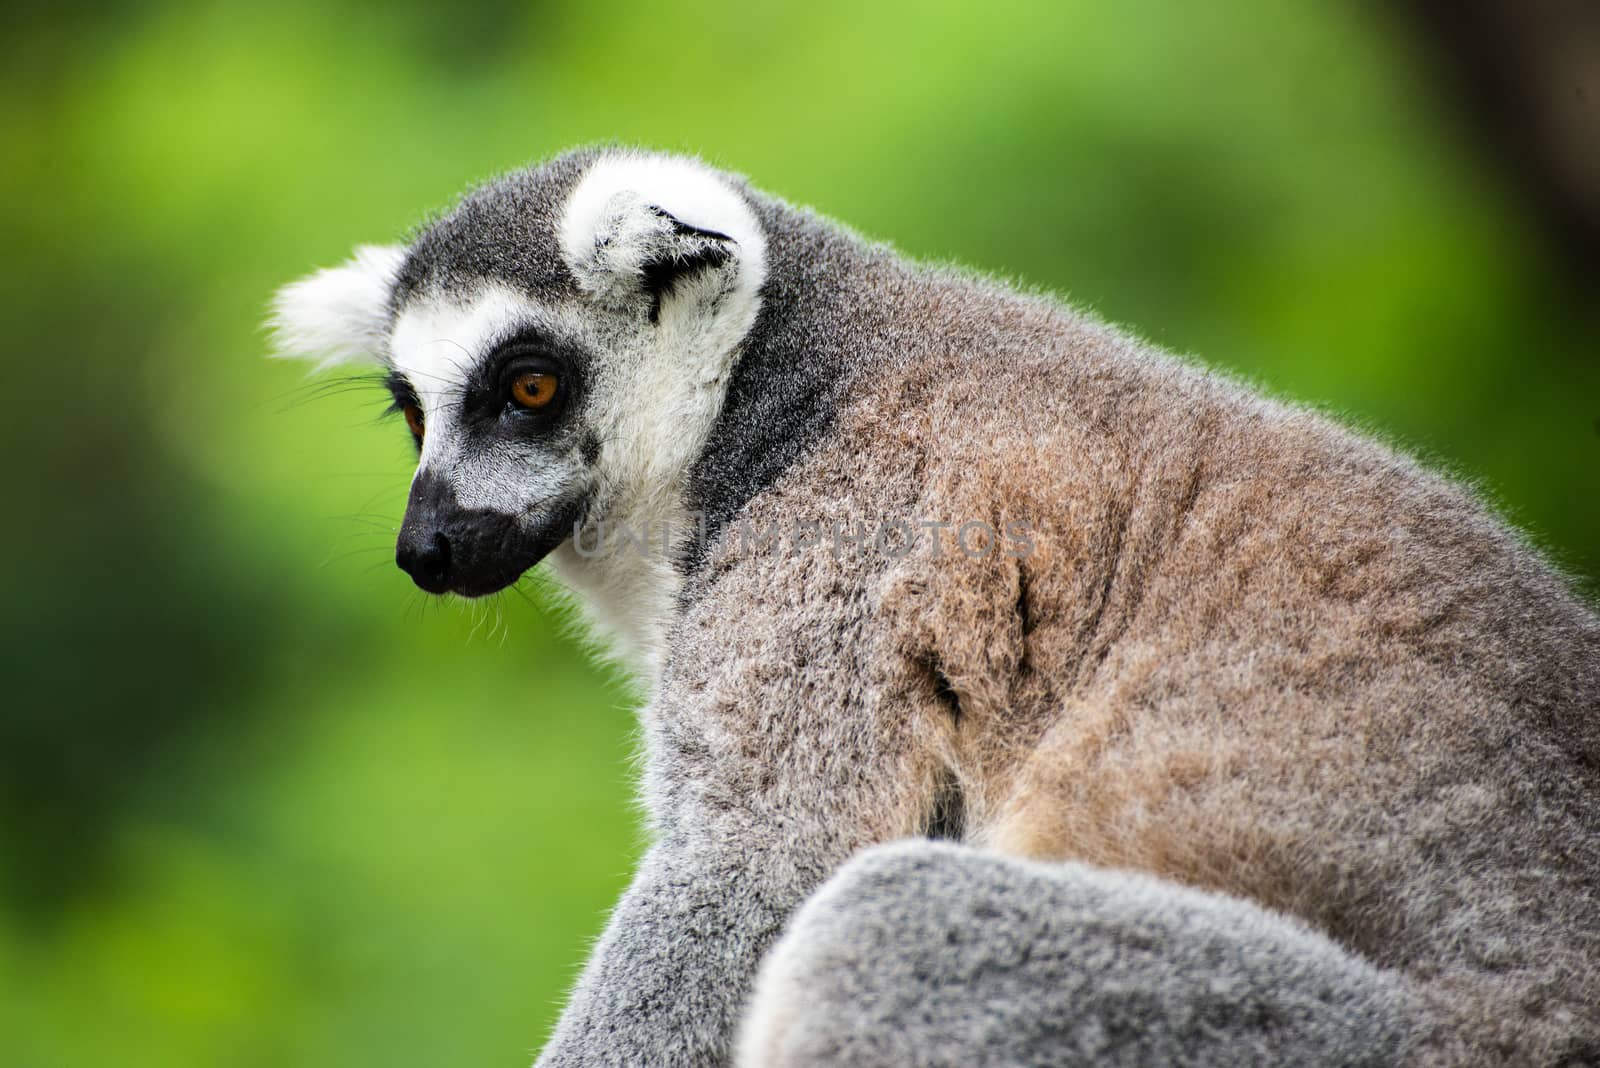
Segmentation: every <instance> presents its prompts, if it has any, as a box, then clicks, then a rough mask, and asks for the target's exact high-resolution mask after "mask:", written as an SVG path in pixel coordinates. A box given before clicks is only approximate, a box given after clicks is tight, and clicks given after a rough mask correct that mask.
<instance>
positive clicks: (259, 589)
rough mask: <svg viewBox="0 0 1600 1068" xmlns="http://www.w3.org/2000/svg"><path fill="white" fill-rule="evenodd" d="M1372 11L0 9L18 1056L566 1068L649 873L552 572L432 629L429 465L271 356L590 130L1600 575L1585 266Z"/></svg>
mask: <svg viewBox="0 0 1600 1068" xmlns="http://www.w3.org/2000/svg"><path fill="white" fill-rule="evenodd" d="M1422 6H1426V5H1422ZM1392 10H1393V9H1388V10H1387V11H1380V9H1378V8H1376V7H1372V8H1368V7H1362V6H1356V5H1340V4H1318V3H1311V2H1287V0H1243V2H1236V3H1232V4H1227V5H1208V4H1177V3H1170V2H1166V3H1158V2H1153V0H1134V2H1127V3H1118V4H1106V3H1097V2H1089V0H1075V2H1070V3H1069V2H1062V0H1042V2H1038V3H1020V2H1000V3H989V4H985V5H977V4H966V5H948V6H934V5H928V4H926V3H911V2H899V3H879V4H865V3H860V2H850V3H834V2H823V3H818V2H810V3H798V2H796V3H776V4H761V5H757V4H748V3H726V4H702V5H694V6H691V7H667V6H664V5H634V4H622V3H611V2H595V0H590V2H586V3H544V4H503V3H467V4H455V5H450V6H449V7H448V10H447V9H446V7H445V6H442V5H441V6H439V7H437V8H436V7H435V6H433V5H427V4H423V3H421V2H418V0H404V2H400V3H394V4H390V5H388V6H386V7H382V8H377V7H367V6H361V5H357V4H352V3H348V2H345V0H325V2H320V3H308V2H304V0H285V2H281V3H277V4H273V5H263V4H247V3H198V4H197V3H176V2H168V0H158V2H151V3H138V4H135V3H120V4H109V5H106V4H102V5H89V4H85V3H80V2H70V3H64V4H62V3H57V4H52V5H49V6H45V5H41V4H32V5H30V4H27V3H24V4H22V5H20V6H17V5H13V6H12V8H11V9H10V12H9V14H8V30H9V32H8V35H7V39H6V41H5V43H4V44H3V45H0V49H3V53H4V68H3V71H0V94H3V95H0V139H3V142H0V143H3V146H4V154H5V162H4V164H3V167H0V182H3V183H4V194H5V195H4V197H3V203H4V205H5V207H4V208H3V209H0V239H3V243H4V252H5V254H4V255H3V257H0V278H3V283H4V286H3V292H4V294H5V297H4V304H3V307H4V315H5V321H4V331H3V337H4V345H5V348H6V352H7V355H6V368H5V371H6V384H7V387H8V402H9V407H10V411H9V412H8V413H7V417H6V418H5V419H4V420H3V426H4V429H3V430H0V434H4V435H5V438H6V442H7V446H8V447H7V450H6V456H7V457H8V459H9V464H8V469H7V472H6V476H5V482H4V485H5V487H6V492H5V512H4V515H5V523H4V524H3V526H4V531H5V533H4V535H3V537H4V539H5V540H4V542H3V544H4V545H5V546H6V547H7V550H8V551H7V558H8V559H10V560H11V563H12V565H13V569H12V570H11V571H10V572H9V574H8V580H9V581H8V583H7V586H8V590H7V593H6V596H5V598H4V609H3V612H0V623H3V626H4V628H5V633H4V635H3V640H0V667H3V670H4V677H3V689H0V702H3V710H0V903H3V904H0V1064H3V1065H6V1066H17V1068H23V1066H27V1068H33V1066H51V1068H53V1066H58V1065H90V1064H117V1065H122V1066H138V1065H162V1066H170V1065H177V1064H185V1065H187V1064H193V1065H230V1066H249V1065H263V1066H264V1065H284V1064H296V1065H335V1064H339V1065H346V1064H379V1063H381V1064H385V1065H392V1066H398V1065H424V1064H426V1065H468V1064H475V1065H501V1066H508V1068H509V1066H517V1065H523V1064H526V1063H527V1062H528V1061H529V1059H530V1057H531V1056H532V1053H533V1051H534V1050H536V1049H537V1047H538V1046H539V1044H540V1042H541V1041H542V1038H543V1036H544V1034H545V1033H546V1031H547V1029H548V1027H549V1026H550V1024H551V1023H552V1021H553V1019H554V1016H555V1013H556V1012H557V1009H558V1007H559V1004H560V1000H561V998H562V994H563V991H564V989H565V988H566V986H567V984H568V983H569V982H570V981H571V979H572V977H573V975H574V974H575V970H576V968H577V967H578V965H579V963H580V962H581V959H582V957H583V954H584V952H585V949H586V947H587V944H588V942H589V940H590V939H591V938H592V937H593V936H594V935H595V933H596V932H597V931H598V929H599V926H600V924H601V922H602V920H603V916H604V910H605V909H606V907H607V906H608V904H609V903H610V902H611V900H612V899H613V897H614V895H615V894H616V893H617V892H618V891H619V889H620V888H621V886H622V885H623V883H624V881H625V879H626V877H627V873H628V870H629V868H630V865H631V863H632V861H633V859H634V857H635V855H636V854H637V851H638V845H639V843H638V838H637V831H636V820H635V818H634V814H633V812H632V810H631V808H630V802H629V798H628V789H629V787H628V784H629V766H630V764H629V761H630V754H631V747H632V744H633V741H632V735H631V730H632V727H631V713H630V701H631V698H630V694H629V692H628V690H627V688H626V686H625V685H624V684H623V682H622V681H621V680H619V679H618V678H616V677H615V676H613V675H610V674H608V672H607V671H606V670H605V669H603V668H601V667H599V666H597V665H596V664H595V663H594V662H593V661H592V659H591V657H590V656H589V655H588V654H587V653H586V652H585V651H584V649H583V647H582V646H581V644H580V642H579V641H578V640H576V639H575V638H574V637H573V635H572V629H571V627H570V626H569V625H568V624H567V623H566V622H564V621H563V619H561V618H560V617H559V614H558V613H557V612H556V611H555V609H554V608H552V607H549V606H548V604H547V602H548V601H549V598H548V597H547V596H546V595H545V594H544V593H543V592H541V591H540V590H539V589H538V588H537V583H536V582H535V583H530V584H525V586H526V587H527V588H526V589H525V590H524V591H523V592H524V593H525V594H526V596H516V595H508V596H503V597H501V598H500V599H499V600H498V601H496V602H493V603H491V604H487V605H485V604H473V605H468V604H464V603H436V602H426V601H424V600H423V599H422V598H421V596H420V595H419V594H417V593H416V592H415V591H414V590H413V589H412V588H411V586H410V584H409V582H408V580H407V579H406V578H405V577H404V576H403V575H402V574H401V573H400V572H398V571H397V570H396V569H395V568H394V567H393V564H392V557H391V553H392V547H391V539H392V537H393V531H394V529H395V527H396V525H397V522H398V519H399V516H400V512H401V507H402V503H403V500H404V493H405V487H406V482H407V478H408V475H409V468H410V464H411V461H412V454H411V450H410V447H409V445H408V443H407V441H406V435H405V432H404V430H403V428H401V427H399V426H397V425H395V424H393V423H384V424H382V425H378V424H377V423H376V415H377V413H378V411H379V410H380V409H381V408H382V407H383V406H384V403H385V399H384V397H382V396H381V395H380V393H379V391H377V390H376V389H374V388H372V387H370V386H367V385H360V386H359V387H358V388H352V389H343V388H337V387H336V388H331V389H327V390H318V389H316V388H315V387H314V386H313V387H310V388H308V387H307V385H306V378H305V370H304V368H301V367H297V366H288V365H284V364H280V363H274V362H269V361H267V360H265V359H263V358H262V357H263V355H264V352H265V350H266V344H265V340H264V336H263V332H262V330H261V326H260V324H261V321H262V318H263V314H264V305H265V302H266V301H267V300H268V298H269V296H270V294H271V292H272V291H273V289H274V288H275V287H277V286H278V285H280V284H282V283H284V282H286V281H288V280H290V279H292V278H294V277H296V276H298V275H299V274H301V273H303V272H305V271H307V270H309V269H311V268H312V267H314V266H317V265H327V264H330V263H333V262H335V261H337V260H339V259H341V258H342V257H343V256H344V255H345V254H346V253H347V251H348V250H349V249H350V247H351V246H352V245H354V244H356V243H357V242H363V241H373V240H390V239H394V238H396V237H397V236H399V235H401V234H402V233H404V232H405V231H406V229H407V228H408V227H409V226H410V225H412V224H413V223H414V222H416V221H417V220H419V219H420V218H421V217H422V216H423V215H424V214H425V213H426V212H428V211H430V210H433V209H436V208H439V207H441V206H444V205H446V204H448V203H449V201H450V200H451V198H452V197H454V196H455V195H456V194H457V193H458V192H459V191H461V190H462V189H463V188H464V187H465V186H467V185H468V184H469V183H471V182H473V181H475V180H478V179H480V178H482V177H485V176H487V175H490V174H493V173H495V172H497V171H500V170H504V169H507V168H510V167H513V166H517V165H519V164H521V163H523V162H526V161H528V160H530V159H535V158H538V157H540V156H543V155H546V154H549V153H552V152H554V151H557V150H559V149H561V148H563V147H565V146H569V145H572V144H574V143H578V142H588V141H594V140H602V139H620V140H624V141H638V142H642V143H646V144H649V145H653V146H658V147H663V148H670V149H685V150H691V151H695V152H699V153H702V154H704V155H705V156H707V157H708V158H710V159H711V160H713V161H715V162H717V163H720V164H723V165H726V166H729V167H732V168H735V169H737V170H740V171H744V172H746V173H748V174H750V175H751V176H753V177H754V178H755V180H756V181H757V182H758V184H760V185H762V186H764V187H766V188H768V189H771V190H773V191H775V192H777V193H780V194H782V195H784V196H786V197H788V198H790V199H792V200H796V201H801V202H805V203H809V204H813V205H815V206H817V207H819V208H820V209H822V210H824V211H826V212H827V213H829V214H832V215H835V216H837V217H839V218H841V219H844V220H847V221H848V222H850V223H851V224H852V225H854V226H856V227H858V228H859V229H861V230H863V231H865V232H866V233H868V234H871V235H874V236H878V237H882V238H886V239H889V240H891V241H894V242H896V243H897V244H898V245H899V246H900V247H902V248H903V249H905V250H906V251H907V252H908V253H911V254H914V255H917V256H921V257H930V258H940V259H945V258H953V259H957V260H960V261H963V262H966V263H970V264H973V265H976V266H979V267H981V268H985V269H988V270H991V271H995V272H1002V273H1005V274H1007V275H1011V276H1015V277H1018V278H1021V279H1023V280H1026V281H1027V282H1028V283H1030V284H1034V285H1038V286H1042V287H1047V288H1051V289H1054V290H1058V291H1060V292H1062V293H1064V294H1067V295H1068V296H1069V297H1070V299H1072V300H1073V301H1075V302H1077V303H1079V304H1080V305H1083V306H1086V307H1089V308H1092V309H1094V310H1095V311H1096V312H1097V313H1098V314H1100V315H1102V316H1104V317H1106V318H1109V319H1112V320H1114V321H1117V322H1122V323H1126V324H1129V325H1130V326H1131V327H1132V328H1133V329H1135V330H1137V331H1138V332H1140V333H1142V334H1144V335H1145V336H1147V337H1149V338H1151V339H1153V340H1154V341H1156V342H1158V343H1160V344H1162V345H1165V346H1168V347H1170V348H1173V349H1176V350H1180V351H1185V352H1192V353H1196V354H1198V355H1200V356H1201V357H1203V358H1204V359H1206V360H1208V361H1210V362H1212V363H1214V364H1216V365H1219V366H1223V367H1227V368H1231V369H1233V370H1235V371H1237V372H1239V373H1241V374H1243V375H1245V376H1248V377H1249V378H1251V379H1253V380H1255V381H1257V382H1259V383H1261V384H1263V385H1264V386H1266V387H1267V388H1270V389H1272V390H1274V391H1276V392H1278V393H1279V394H1282V395H1286V396H1289V397H1294V398H1299V399H1303V400H1307V401H1312V402H1315V403H1318V404H1323V405H1326V406H1328V407H1329V408H1330V409H1332V410H1334V411H1337V412H1340V413H1343V414H1345V415H1346V416H1348V417H1350V418H1352V419H1354V420H1355V421H1357V422H1359V423H1360V424H1362V425H1364V426H1367V427H1369V428H1372V429H1374V430H1376V431H1378V432H1381V433H1383V434H1385V435H1388V436H1389V437H1391V438H1392V439H1394V440H1396V441H1398V442H1400V443H1403V444H1405V445H1406V446H1408V447H1411V448H1415V449H1418V450H1420V451H1421V452H1423V453H1424V454H1425V455H1427V456H1429V457H1431V458H1433V459H1434V460H1436V461H1437V462H1440V463H1443V464H1446V465H1448V466H1450V467H1451V468H1452V469H1454V470H1456V471H1458V472H1460V473H1461V474H1463V475H1464V476H1467V477H1470V478H1474V479H1477V480H1480V481H1481V484H1482V485H1483V486H1484V487H1485V488H1486V491H1487V492H1488V493H1489V494H1491V496H1492V497H1493V498H1494V499H1495V500H1496V501H1497V502H1498V503H1499V505H1500V506H1501V507H1502V508H1504V509H1505V510H1506V512H1507V513H1508V514H1510V515H1511V516H1513V517H1514V518H1515V519H1516V520H1517V521H1518V522H1519V523H1521V524H1522V525H1524V526H1525V527H1526V528H1527V529H1529V530H1530V531H1532V533H1533V535H1534V537H1535V538H1536V539H1537V540H1538V541H1539V542H1540V543H1541V544H1543V545H1544V546H1546V547H1547V548H1548V549H1549V550H1550V551H1551V552H1552V553H1553V554H1554V555H1555V556H1556V557H1558V558H1559V559H1560V560H1561V561H1562V562H1563V563H1564V565H1565V566H1566V567H1567V568H1568V569H1569V570H1571V571H1572V572H1573V573H1574V574H1575V575H1576V576H1577V577H1578V580H1579V581H1580V582H1582V583H1585V584H1586V585H1587V587H1588V588H1589V589H1590V590H1591V591H1593V590H1594V589H1595V582H1596V576H1597V575H1600V493H1597V492H1596V491H1597V477H1596V471H1597V468H1600V368H1597V361H1596V359H1595V356H1596V355H1597V353H1600V344H1597V342H1600V316H1597V314H1596V310H1595V309H1596V304H1597V302H1596V301H1595V299H1594V297H1595V296H1596V288H1595V286H1594V277H1595V276H1594V272H1593V270H1592V268H1593V263H1592V261H1591V260H1589V259H1587V258H1586V256H1587V255H1588V253H1589V252H1592V248H1590V247H1589V246H1588V245H1586V244H1585V240H1584V234H1583V233H1581V232H1579V231H1577V230H1574V229H1573V228H1572V227H1571V226H1564V225H1563V221H1562V220H1563V216H1562V215H1561V213H1560V211H1559V210H1553V209H1552V207H1551V203H1552V198H1550V197H1548V196H1543V195H1542V194H1541V193H1540V189H1541V188H1543V187H1541V186H1540V185H1539V182H1538V180H1537V174H1536V173H1535V175H1534V177H1532V178H1530V177H1529V174H1530V171H1529V169H1528V167H1527V166H1525V162H1526V160H1525V159H1524V158H1523V157H1519V156H1518V154H1517V153H1518V152H1519V151H1521V152H1523V156H1524V157H1525V156H1526V155H1527V149H1526V145H1522V146H1521V147H1520V148H1519V145H1518V143H1517V142H1516V140H1515V138H1512V139H1509V140H1508V139H1505V138H1503V137H1500V138H1497V136H1496V135H1495V134H1494V126H1493V123H1492V122H1489V123H1487V124H1486V123H1484V122H1482V121H1480V120H1481V119H1482V116H1483V114H1484V112H1483V110H1482V108H1481V107H1480V106H1479V105H1481V104H1482V101H1478V102H1477V103H1476V104H1475V103H1473V101H1472V99H1471V94H1470V93H1469V94H1466V95H1465V96H1464V95H1463V93H1462V92H1461V91H1460V90H1461V86H1462V85H1470V84H1475V83H1473V82H1472V80H1471V79H1470V78H1467V79H1465V80H1463V79H1462V78H1461V75H1462V72H1463V70H1464V69H1465V68H1463V67H1461V66H1459V65H1458V64H1457V60H1456V58H1452V57H1453V56H1454V55H1455V53H1454V52H1453V51H1452V49H1453V48H1455V47H1456V46H1457V45H1459V43H1460V42H1455V43H1454V44H1453V43H1452V42H1449V41H1443V42H1441V41H1438V40H1435V39H1433V38H1432V37H1430V33H1429V29H1428V24H1427V21H1426V19H1400V18H1397V17H1395V16H1394V15H1393V14H1392ZM1491 36H1492V35H1491ZM1457 58H1459V57H1457ZM1590 73H1591V74H1592V69H1591V70H1590ZM1587 77H1589V75H1581V76H1578V77H1577V81H1576V82H1575V83H1574V87H1573V88H1574V91H1575V92H1577V93H1578V98H1579V99H1580V100H1581V99H1600V83H1596V82H1593V81H1584V79H1585V78H1587ZM1585 94H1588V96H1585ZM1506 128H1507V129H1516V128H1518V127H1515V125H1514V124H1512V125H1509V126H1507V127H1506ZM1502 132H1503V131H1502ZM1580 140H1581V138H1580ZM1596 143H1600V141H1597V142H1596ZM1533 170H1534V172H1537V170H1538V168H1537V167H1535V168H1534V169H1533ZM1545 191H1546V192H1548V190H1545ZM1555 199H1559V198H1555ZM1566 218H1567V220H1568V221H1569V222H1570V219H1571V218H1572V217H1571V216H1567V217H1566Z"/></svg>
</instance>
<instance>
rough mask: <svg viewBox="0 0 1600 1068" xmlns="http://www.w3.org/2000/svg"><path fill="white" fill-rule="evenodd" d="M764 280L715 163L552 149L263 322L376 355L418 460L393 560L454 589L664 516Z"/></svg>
mask: <svg viewBox="0 0 1600 1068" xmlns="http://www.w3.org/2000/svg"><path fill="white" fill-rule="evenodd" d="M764 273H765V240H764V237H763V235H762V232H761V227H760V225H759V223H758V222H757V220H756V217H755V215H754V213H753V212H752V210H751V208H750V206H749V204H748V202H747V201H746V199H745V198H744V197H743V196H742V195H741V193H740V192H739V191H738V190H737V189H735V188H734V187H733V186H732V185H731V184H729V183H728V181H727V180H726V179H725V178H724V177H722V176H721V175H719V174H717V173H716V172H714V171H711V170H709V169H708V168H704V167H702V166H700V165H698V164H696V163H693V162H691V161H686V160H682V159H677V158H666V157H657V156H642V155H636V154H627V153H606V154H600V155H594V154H589V155H580V156H569V157H564V158H563V159H560V160H557V161H555V162H554V163H551V164H548V165H546V166H545V167H542V168H538V169H535V170H533V171H529V172H524V173H522V174H518V175H514V176H512V177H510V178H507V179H503V180H501V181H500V182H497V183H495V184H493V185H490V186H488V187H486V188H485V189H483V190H481V191H479V192H478V193H475V194H473V195H472V196H470V197H468V198H467V199H466V200H465V201H463V203H462V204H461V205H460V206H459V207H457V208H456V209H455V210H454V211H453V212H451V213H450V214H449V215H447V216H446V217H445V218H443V219H442V220H440V221H439V222H438V223H436V224H434V225H433V226H431V227H429V228H428V229H427V230H425V231H424V232H423V233H422V234H421V235H420V236H418V238H417V239H416V240H415V241H414V242H413V243H412V244H411V245H410V246H409V247H407V248H403V249H402V248H392V249H371V248H369V249H363V250H360V251H358V253H357V255H356V257H355V259H353V260H351V261H350V262H349V263H347V264H345V265H344V266H342V267H338V268H334V269H332V270H329V271H322V272H319V273H318V274H316V275H313V276H311V277H310V278H308V279H305V280H303V281H301V282H297V283H295V284H293V285H291V286H289V287H286V288H285V289H284V290H283V291H282V292H281V293H280V295H279V298H278V302H277V308H276V312H277V314H276V318H275V325H276V327H277V331H278V338H279V344H280V350H281V351H283V352H285V353H287V354H290V355H326V356H329V357H331V359H332V360H334V361H339V360H348V359H361V358H365V359H374V360H376V361H377V362H379V363H380V364H382V365H383V366H384V367H386V369H387V372H388V373H387V378H386V381H387V385H388V388H389V390H390V392H391V393H392V394H393V398H394V408H395V410H396V411H398V412H400V413H401V414H403V416H404V417H405V422H406V425H407V429H408V431H409V432H410V434H411V435H412V437H413V438H414V440H415V441H416V444H417V447H418V455H419V462H418V465H417V472H416V475H415V478H414V479H413V481H412V484H411V493H410V499H409V502H408V504H407V507H406V514H405V519H404V521H403V523H402V524H401V528H400V536H399V540H398V544H397V547H396V561H397V563H398V564H399V566H400V567H401V568H403V569H404V570H405V571H406V572H407V573H409V574H410V575H411V577H412V578H413V579H414V580H415V582H416V583H417V585H418V586H420V587H422V588H423V589H424V590H427V591H429V592H432V593H443V592H446V591H448V592H454V593H457V594H461V595H465V596H469V597H470V596H479V595H482V594H487V593H492V592H494V591H496V590H499V589H502V588H504V587H505V586H507V585H510V584H511V583H513V582H515V581H516V580H517V579H518V577H519V576H521V575H522V574H523V573H524V572H525V571H527V569H529V568H530V567H532V566H533V565H534V564H536V563H538V562H539V561H540V560H541V559H542V558H543V557H544V556H546V555H547V554H548V553H550V552H551V551H552V550H553V549H555V548H556V547H557V546H559V545H561V544H562V543H563V542H564V541H566V540H567V539H569V538H571V537H572V536H573V534H574V532H575V530H577V529H579V528H581V527H582V526H583V525H584V524H588V523H594V522H597V521H599V520H601V519H609V520H613V521H621V522H631V523H640V524H642V523H656V522H673V521H676V520H677V519H678V518H679V517H680V514H681V513H683V512H684V510H685V507H686V506H685V504H684V500H683V492H684V483H685V476H686V472H687V471H688V469H689V466H690V465H691V464H692V463H693V462H694V460H695V459H696V458H697V457H698V456H699V453H700V450H701V448H702V446H703V445H704V443H705V440H706V438H707V436H708V435H709V434H710V432H711V428H712V425H713V423H714V422H715V420H716V418H717V414H718V412H719V411H720V409H721V404H722V399H723V395H724V393H725V390H726V386H727V380H728V376H729V372H730V370H731V368H732V365H733V362H734V359H735V356H736V353H737V350H738V347H739V344H740V342H741V340H742V339H743V338H744V336H745V334H746V333H747V332H748V331H749V329H750V327H751V325H752V323H753V322H754V320H755V316H756V312H757V310H758V307H759V301H760V298H759V291H760V288H761V284H762V281H763V279H764Z"/></svg>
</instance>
